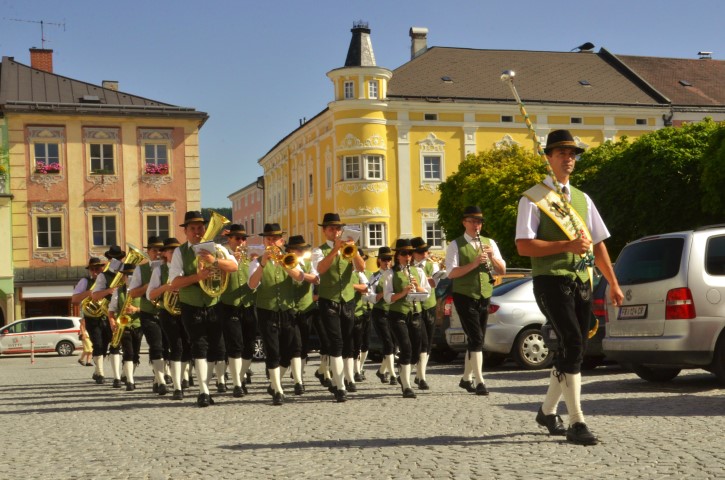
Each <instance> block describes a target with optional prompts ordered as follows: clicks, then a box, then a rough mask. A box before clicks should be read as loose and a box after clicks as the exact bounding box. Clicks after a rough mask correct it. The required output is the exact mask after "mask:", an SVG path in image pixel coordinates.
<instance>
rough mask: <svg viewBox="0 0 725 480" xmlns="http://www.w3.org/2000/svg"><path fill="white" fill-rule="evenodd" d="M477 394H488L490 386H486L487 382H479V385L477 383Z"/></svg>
mask: <svg viewBox="0 0 725 480" xmlns="http://www.w3.org/2000/svg"><path fill="white" fill-rule="evenodd" d="M476 395H486V396H488V388H486V384H485V383H479V384H478V385H476Z"/></svg>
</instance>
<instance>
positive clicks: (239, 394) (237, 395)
mask: <svg viewBox="0 0 725 480" xmlns="http://www.w3.org/2000/svg"><path fill="white" fill-rule="evenodd" d="M232 396H233V397H234V398H242V397H243V396H244V390H242V387H241V386H239V387H234V390H232Z"/></svg>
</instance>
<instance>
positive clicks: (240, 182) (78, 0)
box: [0, 0, 725, 208]
mask: <svg viewBox="0 0 725 480" xmlns="http://www.w3.org/2000/svg"><path fill="white" fill-rule="evenodd" d="M724 18H725V1H723V0H695V1H690V2H684V1H681V0H677V1H676V0H600V1H596V2H594V1H591V2H590V1H583V0H580V1H577V2H573V1H551V0H550V1H546V2H543V1H541V0H537V1H532V0H518V1H494V0H468V1H462V0H447V1H441V0H416V1H404V0H367V1H362V0H355V1H343V0H307V1H304V0H294V1H293V0H277V1H265V0H260V1H256V2H251V1H247V0H238V1H229V0H224V1H214V0H197V1H189V0H174V1H171V0H145V1H139V0H124V1H121V2H106V1H99V0H92V1H91V0H63V1H61V0H37V1H36V0H0V55H3V56H14V57H15V58H16V60H17V61H19V62H21V63H25V64H29V63H30V59H29V53H28V49H29V48H30V47H40V46H41V45H40V43H41V41H40V40H41V38H40V25H39V24H36V23H27V22H18V21H13V20H10V19H21V20H32V21H40V20H43V21H44V22H45V23H46V26H45V37H46V39H47V43H46V48H52V49H53V50H54V69H55V72H56V73H58V74H60V75H64V76H67V77H71V78H75V79H78V80H82V81H86V82H90V83H95V84H100V83H101V81H102V80H117V81H119V83H120V89H121V90H123V91H125V92H128V93H131V94H134V95H140V96H143V97H148V98H151V99H154V100H158V101H162V102H167V103H171V104H175V105H179V106H187V107H194V108H196V109H197V110H201V111H205V112H207V113H208V114H209V115H210V118H209V120H208V121H207V123H206V124H205V125H204V127H203V128H202V130H201V139H200V141H201V168H202V183H201V185H202V206H203V207H212V208H213V207H227V206H230V203H229V201H228V199H227V196H228V195H229V194H231V193H232V192H234V191H235V190H237V189H239V188H241V187H243V186H245V185H247V184H249V183H250V182H252V181H254V180H255V179H256V178H257V176H259V175H261V174H262V170H261V168H260V167H259V165H258V164H257V160H258V159H259V158H260V157H262V156H263V155H264V154H265V153H266V152H267V151H269V149H270V148H272V147H273V146H274V144H276V143H277V142H278V141H279V140H280V139H281V138H283V137H284V136H286V135H287V134H289V133H290V132H291V131H293V130H294V129H295V128H297V127H298V126H299V119H300V118H303V117H306V118H311V117H313V116H315V115H316V114H318V113H319V112H320V111H322V110H323V109H324V108H325V107H326V106H327V103H328V102H329V101H330V100H331V99H332V84H331V82H330V81H329V79H328V78H327V77H326V76H325V74H326V73H327V72H328V71H330V70H332V69H334V68H338V67H341V66H343V64H344V62H345V56H346V54H347V48H348V45H349V43H350V28H351V27H352V23H353V22H354V21H356V20H363V21H367V22H368V23H369V26H370V28H371V30H372V33H371V35H372V41H373V48H374V51H375V57H376V60H377V63H378V65H379V66H383V67H386V68H389V69H391V70H394V69H395V68H397V67H399V66H400V65H402V64H404V63H405V62H407V61H408V60H409V57H410V38H409V36H408V30H409V28H410V27H411V26H418V27H427V28H428V29H429V33H428V45H429V46H446V47H464V48H481V49H511V50H547V51H569V50H571V49H573V48H574V47H576V46H578V45H580V44H582V43H584V42H587V41H589V42H592V43H594V44H595V45H596V49H597V50H598V49H599V48H600V47H605V48H606V49H608V50H609V51H611V52H614V53H619V54H629V55H649V56H662V57H677V58H696V57H697V52H698V51H700V50H707V51H712V52H714V54H713V57H714V58H716V59H725V29H723V26H722V23H723V19H724ZM62 22H65V30H63V28H62V27H58V26H55V25H50V23H62ZM542 81H545V79H542Z"/></svg>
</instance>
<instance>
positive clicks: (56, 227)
mask: <svg viewBox="0 0 725 480" xmlns="http://www.w3.org/2000/svg"><path fill="white" fill-rule="evenodd" d="M62 224H63V222H62V219H61V217H37V218H36V226H37V246H38V248H62V247H63V233H62V230H61V229H62Z"/></svg>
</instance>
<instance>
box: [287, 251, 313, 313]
mask: <svg viewBox="0 0 725 480" xmlns="http://www.w3.org/2000/svg"><path fill="white" fill-rule="evenodd" d="M301 265H302V271H303V272H305V273H310V272H311V271H312V262H310V261H309V260H305V261H303V262H302V264H301ZM290 280H291V279H290ZM292 287H293V289H294V303H295V307H294V308H295V311H297V312H298V313H306V312H309V311H310V310H312V309H314V308H315V307H316V306H317V305H316V304H315V300H314V297H313V292H312V290H313V286H312V284H311V283H309V282H304V281H303V282H302V283H300V284H297V283H295V282H292Z"/></svg>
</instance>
